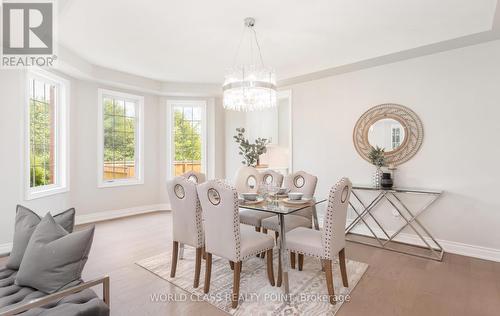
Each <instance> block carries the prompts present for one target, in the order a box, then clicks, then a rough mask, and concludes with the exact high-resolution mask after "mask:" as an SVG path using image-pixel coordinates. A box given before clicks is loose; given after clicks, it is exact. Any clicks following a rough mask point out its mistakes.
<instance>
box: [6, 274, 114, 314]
mask: <svg viewBox="0 0 500 316" xmlns="http://www.w3.org/2000/svg"><path fill="white" fill-rule="evenodd" d="M16 274H17V271H16V270H11V269H7V268H0V316H7V315H23V316H77V315H78V316H109V277H103V278H100V279H96V280H93V281H90V282H83V281H82V282H76V283H75V284H72V285H71V286H68V287H66V288H64V289H62V290H60V291H58V292H56V293H53V294H46V293H44V292H41V291H38V290H36V289H33V288H30V287H20V286H18V285H16V284H15V283H14V280H15V277H16ZM99 284H102V288H103V296H102V297H103V300H101V299H100V298H99V297H98V296H97V295H96V293H95V292H94V291H93V290H92V289H90V288H91V287H95V286H98V285H99Z"/></svg>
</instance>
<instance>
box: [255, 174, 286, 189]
mask: <svg viewBox="0 0 500 316" xmlns="http://www.w3.org/2000/svg"><path fill="white" fill-rule="evenodd" d="M259 182H260V183H261V184H263V185H273V186H276V187H278V188H281V187H282V186H283V175H282V174H281V173H279V172H276V171H274V170H271V169H267V170H264V171H262V172H260V178H259Z"/></svg>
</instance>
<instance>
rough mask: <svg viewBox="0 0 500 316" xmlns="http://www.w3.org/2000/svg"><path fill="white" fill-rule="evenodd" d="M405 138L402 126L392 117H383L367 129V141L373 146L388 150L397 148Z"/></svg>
mask: <svg viewBox="0 0 500 316" xmlns="http://www.w3.org/2000/svg"><path fill="white" fill-rule="evenodd" d="M404 139H405V129H404V126H403V125H402V124H401V123H400V122H399V121H397V120H395V119H392V118H384V119H381V120H378V121H376V122H375V123H373V124H372V125H371V126H370V128H369V129H368V142H369V143H370V145H372V146H373V147H380V148H383V149H385V152H390V151H393V150H396V149H398V147H399V146H401V145H402V144H403V142H404Z"/></svg>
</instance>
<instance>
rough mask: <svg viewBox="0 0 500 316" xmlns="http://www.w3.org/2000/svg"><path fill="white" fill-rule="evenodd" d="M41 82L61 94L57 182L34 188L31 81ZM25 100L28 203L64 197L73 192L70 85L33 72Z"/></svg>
mask: <svg viewBox="0 0 500 316" xmlns="http://www.w3.org/2000/svg"><path fill="white" fill-rule="evenodd" d="M31 79H39V80H43V81H45V82H51V83H52V84H54V85H57V87H58V89H57V91H58V93H57V96H56V110H55V113H56V120H55V124H54V126H55V135H56V137H55V139H56V140H55V141H56V153H55V156H56V157H55V160H56V164H55V167H56V170H55V174H56V179H55V183H54V184H50V185H44V186H39V187H35V188H31V187H30V174H31V173H30V167H31V166H30V155H31V152H30V127H31V126H30V80H31ZM25 85H26V88H25V98H24V106H25V108H24V109H25V110H24V145H25V147H24V165H25V166H24V170H25V176H24V178H25V181H24V182H25V184H24V188H25V189H24V198H25V200H33V199H38V198H42V197H46V196H50V195H54V194H59V193H64V192H68V191H69V189H70V188H69V183H70V182H69V176H70V174H69V171H70V168H69V152H70V150H69V149H70V147H69V139H70V136H69V122H70V116H69V112H70V107H69V100H70V97H69V91H70V82H69V81H68V80H66V79H63V78H61V77H59V76H56V75H54V74H52V73H50V72H48V71H45V70H42V69H33V70H29V71H27V73H26V80H25Z"/></svg>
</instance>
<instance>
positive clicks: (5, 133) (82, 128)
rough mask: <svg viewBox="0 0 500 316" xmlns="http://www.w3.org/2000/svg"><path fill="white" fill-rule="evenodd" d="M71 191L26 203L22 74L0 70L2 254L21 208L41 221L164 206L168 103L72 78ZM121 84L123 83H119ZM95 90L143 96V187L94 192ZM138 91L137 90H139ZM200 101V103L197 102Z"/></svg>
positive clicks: (218, 127) (218, 140) (218, 118)
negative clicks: (58, 215)
mask: <svg viewBox="0 0 500 316" xmlns="http://www.w3.org/2000/svg"><path fill="white" fill-rule="evenodd" d="M58 75H60V76H62V77H64V78H66V79H68V80H69V81H70V84H71V88H70V191H69V192H67V193H62V194H57V195H53V196H49V197H44V198H39V199H35V200H31V201H26V200H24V189H23V179H24V161H23V152H22V150H23V148H24V147H23V146H24V144H23V142H24V141H23V135H24V130H23V119H24V102H25V101H24V92H25V74H24V71H20V70H0V109H1V110H2V111H1V113H2V115H1V116H0V144H1V146H0V148H1V152H0V164H1V166H2V173H1V176H2V181H0V253H2V252H5V251H8V249H7V248H8V245H7V244H8V243H10V242H11V241H12V235H13V230H14V218H15V206H16V204H23V205H26V206H27V207H29V208H32V209H33V210H34V211H36V212H37V213H38V214H40V215H43V214H44V213H45V212H47V211H52V212H59V211H62V210H65V209H67V208H69V207H75V208H76V210H77V216H82V215H83V216H88V215H91V216H95V214H99V213H100V212H103V211H113V210H122V209H130V208H134V207H139V208H140V207H143V206H150V205H152V206H155V205H158V204H165V203H168V196H167V194H166V191H165V190H166V186H165V181H166V166H165V162H166V159H165V155H166V141H167V137H166V129H167V123H166V114H165V111H166V97H164V96H158V95H154V94H148V93H143V92H137V91H134V90H126V89H117V88H113V87H111V86H108V85H105V84H101V83H96V82H94V81H86V80H80V79H74V78H70V77H68V76H65V75H61V74H58ZM122 79H123V80H125V79H126V78H125V77H122ZM98 88H105V89H110V90H116V91H122V92H128V93H132V94H137V95H142V96H144V98H145V99H144V133H145V135H144V142H145V143H144V145H145V147H144V167H145V169H144V184H142V185H133V186H122V187H109V188H98V187H97V91H98ZM138 90H139V91H140V90H141V89H138ZM198 98H199V97H198ZM207 100H211V101H210V102H212V104H213V109H214V111H213V113H209V115H211V116H212V117H213V122H214V127H213V135H214V137H213V139H212V140H211V141H212V142H213V144H214V149H213V150H214V155H215V159H214V160H215V161H214V162H213V164H214V175H215V176H216V177H220V178H223V177H224V174H225V169H224V161H225V157H224V143H225V139H224V136H225V126H224V117H225V116H224V112H223V109H222V105H221V101H220V98H213V97H212V98H207Z"/></svg>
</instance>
